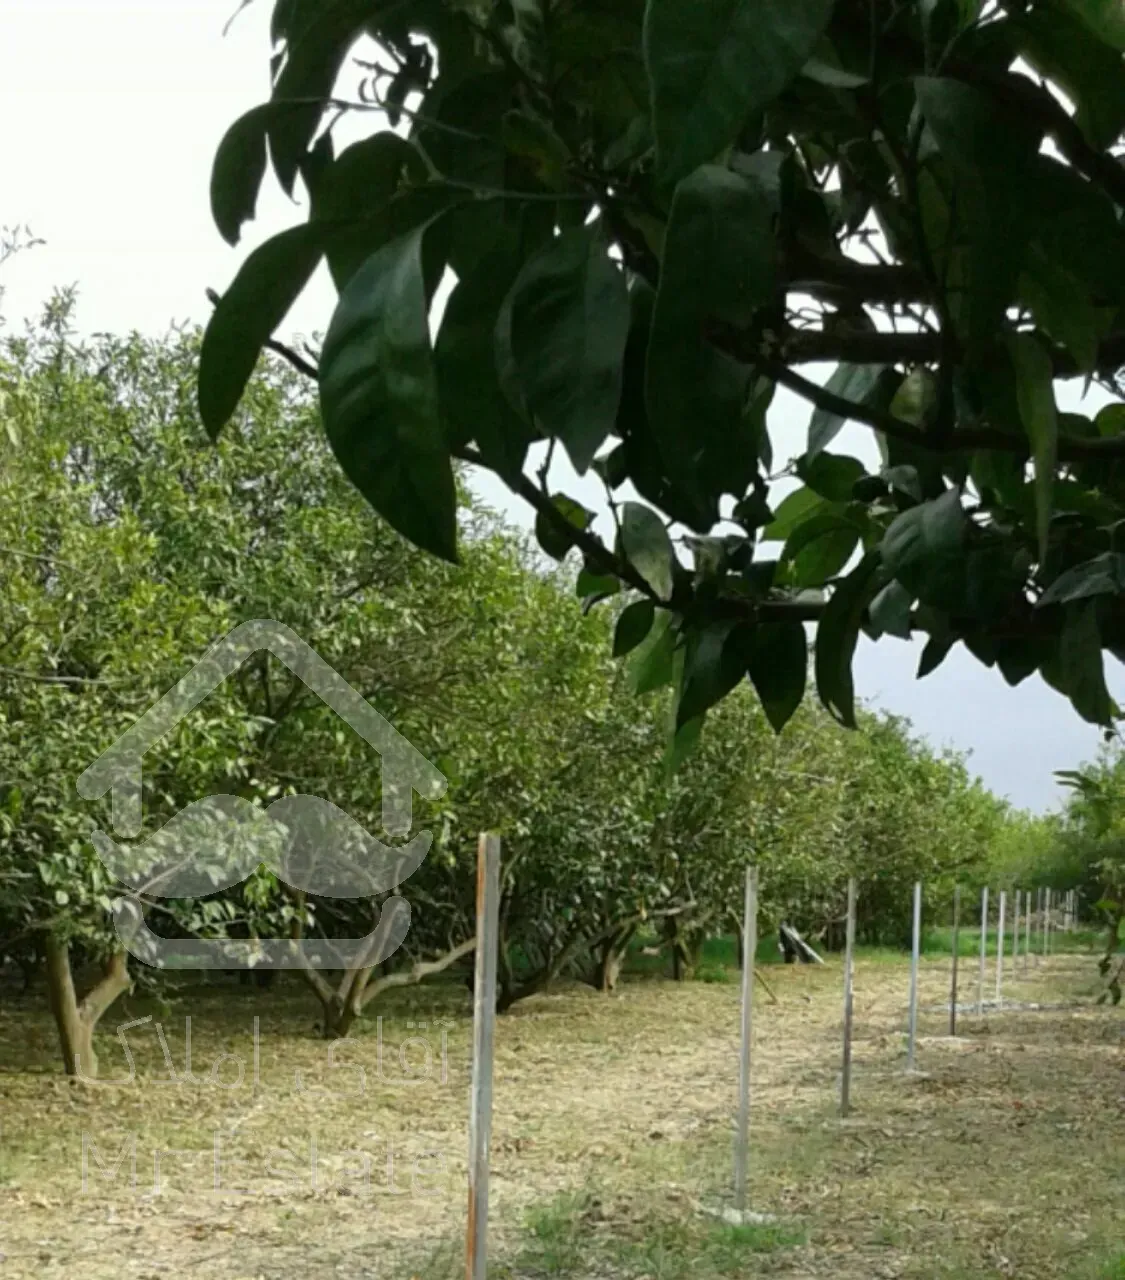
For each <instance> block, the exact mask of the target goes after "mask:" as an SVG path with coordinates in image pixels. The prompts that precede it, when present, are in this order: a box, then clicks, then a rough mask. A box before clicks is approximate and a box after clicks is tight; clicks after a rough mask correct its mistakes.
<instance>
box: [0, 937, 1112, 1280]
mask: <svg viewBox="0 0 1125 1280" xmlns="http://www.w3.org/2000/svg"><path fill="white" fill-rule="evenodd" d="M769 976H770V982H771V985H773V986H774V987H775V989H776V990H777V992H778V995H779V998H780V1003H779V1004H778V1005H771V1004H770V1003H769V1002H768V1000H767V999H765V998H764V997H763V996H762V993H761V990H760V989H759V999H758V1003H757V1008H756V1012H757V1015H758V1020H757V1025H756V1046H755V1060H754V1127H753V1142H754V1156H753V1194H754V1198H755V1203H756V1204H757V1205H759V1206H760V1207H762V1208H766V1209H769V1210H770V1211H772V1212H774V1213H778V1214H781V1215H783V1216H784V1217H785V1219H786V1220H793V1221H795V1222H800V1223H802V1224H804V1228H803V1229H807V1237H808V1240H807V1243H806V1244H805V1245H803V1246H802V1247H800V1248H796V1249H793V1250H791V1251H789V1252H788V1253H785V1254H779V1255H777V1256H776V1257H773V1258H772V1259H771V1260H770V1267H771V1274H779V1275H790V1276H819V1275H835V1276H842V1277H851V1276H855V1277H857V1278H858V1277H861V1276H862V1277H870V1276H900V1275H901V1276H905V1275H940V1274H943V1271H942V1270H940V1269H937V1268H938V1263H939V1262H943V1261H944V1260H953V1261H957V1263H958V1265H960V1260H961V1259H965V1260H966V1262H967V1263H971V1264H972V1265H974V1266H976V1267H977V1270H971V1271H961V1272H957V1271H949V1272H948V1274H950V1275H956V1274H963V1275H969V1274H973V1275H1019V1276H1021V1277H1022V1276H1032V1277H1035V1276H1045V1277H1046V1276H1066V1275H1071V1274H1073V1275H1080V1274H1081V1272H1080V1271H1079V1270H1076V1269H1075V1268H1076V1267H1078V1266H1079V1265H1080V1264H1081V1263H1082V1261H1083V1258H1084V1257H1085V1256H1086V1255H1087V1254H1089V1255H1090V1256H1094V1255H1095V1253H1096V1252H1097V1251H1098V1250H1102V1251H1103V1252H1104V1250H1105V1249H1108V1248H1110V1247H1111V1246H1112V1244H1113V1240H1112V1232H1113V1230H1114V1221H1115V1219H1116V1220H1117V1222H1118V1225H1120V1219H1119V1217H1118V1215H1119V1214H1120V1207H1121V1206H1123V1205H1125V1195H1123V1191H1125V1187H1123V1185H1122V1174H1123V1169H1125V1158H1123V1157H1122V1152H1123V1151H1125V1126H1123V1123H1122V1116H1123V1107H1125V1103H1123V1097H1125V1078H1123V1076H1122V1032H1123V1025H1125V1024H1123V1022H1122V1019H1121V1017H1120V1015H1119V1014H1116V1013H1114V1012H1110V1011H1106V1010H1104V1009H1100V1010H1092V1009H1090V1008H1082V1009H1074V1010H1053V1011H1046V1012H1002V1013H999V1014H995V1013H990V1014H989V1015H988V1016H987V1017H985V1018H983V1019H979V1018H975V1017H972V1016H966V1017H965V1018H964V1019H963V1022H962V1029H963V1032H964V1034H963V1036H962V1037H959V1038H958V1039H956V1040H950V1039H949V1038H948V1037H946V1036H945V1035H944V1034H943V1032H944V1030H945V1021H946V1017H947V1015H945V1014H944V1013H942V1012H940V1011H939V1010H938V1006H939V1005H940V1003H941V1001H942V1000H943V999H944V997H945V991H946V982H947V964H945V963H934V964H933V965H926V966H925V968H924V971H923V985H922V997H923V1006H924V1009H925V1008H926V1007H927V1006H933V1010H934V1011H932V1012H926V1011H924V1013H923V1017H922V1024H921V1030H922V1033H923V1039H922V1041H921V1044H920V1049H919V1065H920V1067H921V1068H923V1074H919V1075H917V1076H914V1077H906V1076H905V1075H903V1073H902V1070H901V1068H902V1065H903V1051H904V1045H903V1036H902V1027H903V1026H904V1024H905V1010H904V1005H905V999H906V967H905V965H902V964H893V965H892V964H888V963H886V962H870V963H867V964H864V965H863V966H861V969H860V972H859V975H858V981H857V1004H856V1022H857V1032H858V1039H857V1044H856V1053H855V1059H856V1076H855V1082H854V1085H853V1092H854V1096H855V1101H856V1115H855V1118H854V1119H853V1120H850V1121H848V1122H846V1123H841V1122H839V1121H838V1120H837V1119H835V1116H834V1095H835V1088H836V1074H837V1071H838V1058H839V1039H838V1028H839V1019H840V1008H839V1002H840V984H839V972H838V969H837V968H828V969H825V970H815V971H814V970H809V969H792V968H791V969H784V970H770V974H769ZM1089 979H1090V966H1089V963H1088V962H1086V961H1078V960H1077V959H1075V958H1072V957H1060V958H1059V959H1058V960H1056V961H1053V962H1052V963H1051V965H1050V967H1049V969H1048V970H1045V971H1044V970H1040V971H1038V972H1037V973H1034V974H1033V975H1032V976H1031V977H1030V978H1029V979H1027V980H1022V981H1017V983H1016V984H1015V986H1013V987H1012V988H1011V991H1012V994H1013V995H1017V994H1018V995H1019V996H1020V997H1021V998H1022V999H1028V1000H1034V999H1038V1000H1044V999H1047V998H1050V999H1051V1000H1053V1001H1065V1000H1069V999H1071V998H1074V997H1076V996H1077V995H1079V994H1080V993H1081V992H1083V991H1084V990H1086V989H1087V988H1088V986H1089ZM973 991H974V992H975V987H974V988H973ZM232 1004H233V1005H234V1009H233V1011H232V1008H231V1005H232ZM127 1012H129V1014H130V1016H132V1017H137V1016H141V1014H142V1013H144V1012H147V1010H141V1009H139V1008H138V1009H130V1010H128V1011H127ZM189 1012H190V1013H191V1015H192V1049H193V1063H192V1065H193V1069H194V1072H195V1076H196V1077H197V1079H196V1080H195V1081H194V1082H184V1083H181V1084H180V1085H179V1086H173V1085H170V1084H169V1083H168V1080H167V1069H166V1067H165V1065H164V1060H163V1054H162V1050H161V1047H160V1044H159V1041H158V1038H157V1034H156V1029H155V1019H154V1021H153V1022H149V1023H145V1024H144V1025H142V1026H138V1027H136V1028H133V1029H132V1030H130V1031H129V1032H127V1033H126V1034H127V1038H128V1041H129V1043H130V1045H135V1046H136V1047H135V1048H134V1049H133V1052H134V1054H135V1058H136V1063H137V1068H138V1076H137V1079H136V1080H135V1081H134V1082H133V1083H132V1084H121V1085H112V1084H106V1085H102V1086H97V1087H78V1088H75V1087H73V1086H71V1085H69V1084H67V1083H66V1082H65V1081H63V1080H62V1079H61V1078H60V1077H58V1076H57V1075H55V1074H53V1071H52V1072H44V1071H43V1070H42V1067H41V1066H40V1068H39V1069H38V1070H36V1069H35V1064H36V1063H38V1064H43V1063H45V1062H51V1061H52V1059H53V1053H54V1045H53V1043H52V1040H51V1033H50V1027H49V1026H48V1025H47V1023H46V1021H45V1019H43V1018H42V1017H41V1016H39V1015H33V1014H30V1013H28V1012H24V1011H20V1010H7V1011H3V1012H0V1037H2V1040H0V1043H2V1044H3V1045H4V1046H5V1047H4V1049H3V1050H2V1054H3V1056H2V1057H0V1063H3V1064H4V1069H3V1070H2V1071H0V1125H2V1130H0V1254H2V1255H3V1257H0V1277H9V1276H11V1277H16V1276H19V1277H23V1276H33V1275H34V1276H45V1277H53V1276H63V1275H66V1276H68V1277H69V1276H72V1275H74V1274H82V1275H84V1276H90V1277H103V1276H106V1277H108V1276H114V1277H157V1276H161V1277H162V1276H168V1275H181V1274H188V1273H190V1274H192V1275H193V1276H198V1277H201V1278H202V1277H212V1276H214V1277H220V1276H221V1277H224V1278H233V1277H268V1278H270V1280H272V1278H274V1277H277V1278H278V1280H281V1278H282V1277H284V1278H286V1280H288V1278H289V1277H295V1276H298V1275H299V1276H302V1277H310V1278H313V1280H320V1277H329V1276H339V1275H348V1276H353V1277H365V1276H376V1275H378V1276H381V1277H382V1276H387V1275H388V1274H391V1275H396V1274H409V1273H410V1270H411V1268H412V1267H413V1266H417V1267H422V1266H423V1264H425V1265H426V1266H427V1267H428V1268H430V1269H433V1268H434V1267H437V1269H438V1270H441V1269H442V1267H443V1266H444V1265H445V1262H444V1261H443V1259H442V1254H441V1245H442V1243H443V1242H449V1257H448V1259H446V1260H445V1261H448V1262H449V1269H450V1270H451V1271H452V1270H455V1254H456V1248H457V1246H456V1240H457V1238H458V1234H459V1231H460V1227H461V1222H462V1218H463V1212H464V1176H465V1148H466V1141H467V1139H466V1115H465V1103H466V1095H467V1085H468V1046H469V1027H468V1023H467V1019H466V1007H465V1002H464V999H463V995H462V993H460V992H458V991H455V990H452V989H443V990H441V991H438V992H436V993H427V992H418V991H416V992H413V993H409V994H408V995H406V996H405V997H404V998H403V999H402V1000H400V1001H399V1002H397V1003H396V1004H395V1005H394V1006H392V1007H390V1008H388V1016H387V1019H386V1022H385V1024H384V1026H383V1029H382V1045H381V1052H380V1039H379V1036H378V1035H377V1034H376V1032H377V1028H376V1027H375V1026H370V1027H367V1028H365V1034H363V1035H362V1036H360V1037H358V1038H356V1039H355V1040H354V1041H351V1042H348V1043H347V1044H345V1045H343V1046H341V1047H340V1048H339V1049H338V1050H337V1051H336V1056H335V1059H334V1064H330V1062H329V1059H328V1050H327V1047H326V1046H325V1045H324V1044H323V1043H321V1042H318V1041H317V1040H315V1039H314V1038H312V1036H311V1035H309V1034H307V1033H305V1034H301V1035H295V1034H293V1032H294V1029H295V1028H297V1027H302V1026H305V1025H307V1024H308V1023H309V1022H310V1021H311V1014H310V1013H309V1012H308V1006H307V1005H306V1004H305V1003H304V1002H303V1000H302V999H301V998H300V997H299V996H297V995H294V996H292V997H290V996H288V995H282V996H280V997H279V996H278V995H276V994H265V993H263V994H260V995H256V996H255V998H254V999H253V1000H243V999H238V1000H234V1001H232V999H231V993H230V992H229V991H224V992H220V991H217V990H213V991H209V992H203V993H197V994H192V995H191V997H190V998H189V999H187V1000H185V1003H184V1005H183V1007H182V1009H179V1010H177V1014H176V1016H174V1017H172V1016H166V1017H163V1018H162V1019H160V1020H161V1021H162V1029H163V1032H164V1035H165V1038H166V1041H167V1044H168V1047H169V1050H170V1052H171V1054H172V1056H173V1060H174V1062H175V1063H176V1065H177V1068H178V1069H181V1070H182V1068H183V1058H184V1048H185V1045H184V1039H185V1037H184V1015H185V1013H189ZM255 1015H256V1016H258V1017H259V1019H260V1023H259V1035H258V1048H257V1069H256V1071H255V1051H254V1032H253V1018H254V1017H255ZM159 1017H160V1015H157V1018H159ZM435 1019H444V1022H445V1023H446V1025H441V1026H439V1025H437V1024H436V1023H435ZM420 1024H424V1025H420ZM737 1025H738V1022H737V987H736V986H735V985H734V984H703V983H693V984H686V985H682V986H675V985H672V984H666V983H655V982H654V983H647V982H638V983H633V984H629V985H627V986H626V987H625V988H624V989H623V990H622V991H621V993H620V994H618V995H616V996H613V997H608V998H607V997H602V996H598V995H596V994H595V993H593V992H590V991H586V990H574V991H567V992H564V993H561V994H555V995H548V996H543V997H539V998H537V999H535V1000H534V1001H529V1002H528V1003H527V1004H526V1005H524V1006H519V1007H517V1009H516V1010H514V1011H513V1013H512V1014H511V1015H510V1016H508V1017H506V1018H505V1019H503V1020H502V1022H501V1025H500V1030H499V1034H498V1040H497V1057H496V1082H495V1098H496V1110H495V1117H494V1129H493V1133H494V1145H493V1162H492V1193H493V1222H494V1228H493V1238H494V1241H495V1247H496V1254H497V1256H498V1257H504V1256H510V1257H512V1258H517V1259H518V1254H519V1249H520V1240H521V1233H522V1231H523V1222H524V1220H525V1217H526V1213H527V1211H528V1209H529V1208H531V1207H532V1206H536V1205H541V1204H544V1203H550V1202H551V1200H552V1198H553V1197H557V1196H558V1195H559V1194H560V1193H571V1194H575V1195H580V1196H586V1197H587V1198H589V1197H591V1196H595V1197H596V1201H597V1204H598V1205H599V1206H600V1207H599V1210H598V1215H597V1216H598V1223H599V1226H598V1230H599V1231H600V1232H601V1233H602V1235H603V1236H605V1237H606V1239H608V1238H609V1237H610V1236H611V1235H613V1234H614V1233H619V1232H625V1233H626V1234H628V1233H629V1232H630V1231H632V1232H633V1233H634V1234H635V1233H636V1232H638V1231H639V1232H641V1233H642V1234H643V1232H644V1231H645V1230H646V1229H647V1228H646V1227H645V1225H644V1224H645V1223H647V1222H649V1221H650V1220H652V1219H653V1215H654V1214H655V1215H656V1217H658V1218H659V1217H661V1216H662V1215H663V1216H664V1217H667V1216H668V1215H672V1216H675V1215H677V1214H679V1215H683V1214H692V1213H693V1212H694V1206H695V1205H696V1204H697V1203H698V1201H699V1200H700V1199H707V1198H708V1197H709V1196H714V1195H716V1194H717V1193H719V1192H720V1191H722V1190H724V1189H725V1186H726V1183H727V1181H728V1180H729V1175H728V1167H729V1140H730V1124H731V1116H732V1115H733V1110H734V1102H735V1082H736V1079H737V1043H736V1037H737ZM110 1033H111V1036H112V1028H110ZM411 1037H413V1041H414V1042H413V1043H411V1044H406V1045H404V1044H403V1041H404V1040H406V1039H408V1038H411ZM400 1048H401V1058H400ZM427 1053H429V1055H430V1057H431V1058H432V1070H430V1071H429V1073H428V1074H427ZM223 1054H226V1055H230V1056H228V1057H226V1058H225V1059H223V1060H220V1055H223ZM104 1059H105V1072H106V1074H107V1075H108V1074H110V1073H111V1072H112V1073H123V1072H124V1069H125V1058H124V1054H123V1052H122V1050H121V1047H120V1045H118V1044H117V1043H116V1042H115V1041H113V1040H112V1039H111V1040H110V1041H107V1043H106V1045H105V1053H104ZM239 1061H241V1078H240V1076H239ZM443 1075H444V1079H443ZM162 1077H163V1082H161V1078H162ZM224 1085H225V1086H226V1087H223V1086H224ZM325 1089H331V1090H332V1091H333V1092H331V1093H328V1092H318V1090H325ZM83 1135H85V1138H84V1136H83ZM134 1141H135V1150H136V1181H135V1183H134V1182H133V1180H132V1161H131V1151H132V1143H133V1142H134ZM119 1155H121V1156H122V1159H121V1163H120V1165H119V1166H118V1167H117V1170H116V1175H115V1176H114V1177H112V1178H107V1177H106V1176H105V1173H103V1170H102V1168H101V1167H99V1159H100V1161H101V1162H102V1163H103V1164H104V1165H105V1166H106V1170H105V1172H106V1173H109V1172H112V1170H113V1167H114V1161H116V1160H117V1158H118V1156H119ZM314 1171H315V1182H314ZM216 1180H218V1182H217V1181H216ZM1119 1238H1120V1239H1122V1240H1125V1230H1123V1231H1121V1232H1120V1237H1119ZM435 1250H436V1251H437V1252H436V1254H435ZM935 1251H936V1252H935ZM925 1257H930V1258H931V1262H930V1264H928V1265H930V1266H931V1269H930V1270H925V1269H922V1270H918V1269H917V1268H918V1265H919V1260H920V1259H922V1258H925ZM934 1257H937V1258H938V1261H933V1258H934ZM435 1258H436V1259H437V1260H436V1261H435ZM427 1260H428V1261H427ZM517 1270H518V1267H517ZM1091 1274H1096V1272H1095V1273H1091Z"/></svg>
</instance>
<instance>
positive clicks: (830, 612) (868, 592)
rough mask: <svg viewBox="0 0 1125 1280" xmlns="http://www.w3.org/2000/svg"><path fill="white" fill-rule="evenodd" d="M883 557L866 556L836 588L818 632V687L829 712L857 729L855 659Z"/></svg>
mask: <svg viewBox="0 0 1125 1280" xmlns="http://www.w3.org/2000/svg"><path fill="white" fill-rule="evenodd" d="M878 570H879V556H878V554H877V553H875V552H871V553H869V554H868V555H866V556H865V557H864V558H863V560H861V561H860V563H859V564H858V565H857V566H856V567H855V568H854V569H853V570H852V572H851V573H850V574H848V576H847V577H846V578H845V579H844V580H843V581H842V582H841V583H840V584H839V585H838V586H837V587H836V589H835V590H834V591H833V592H832V595H831V597H830V598H829V601H828V604H827V605H826V606H825V609H824V613H823V614H822V615H821V619H820V624H819V626H818V627H817V630H816V662H815V667H816V687H817V691H818V692H819V694H820V700H821V702H823V703H824V705H825V707H826V708H827V710H828V711H829V713H830V714H831V715H832V716H833V717H834V718H835V719H836V720H838V721H839V722H840V723H841V724H843V725H846V726H847V727H848V728H849V729H854V728H855V727H856V720H855V686H854V683H853V681H852V658H853V657H854V655H855V647H856V643H857V642H858V640H859V628H860V624H861V622H862V621H863V614H864V610H865V609H866V608H867V605H868V602H869V601H870V599H871V596H872V594H873V592H874V590H875V585H876V581H877V574H878Z"/></svg>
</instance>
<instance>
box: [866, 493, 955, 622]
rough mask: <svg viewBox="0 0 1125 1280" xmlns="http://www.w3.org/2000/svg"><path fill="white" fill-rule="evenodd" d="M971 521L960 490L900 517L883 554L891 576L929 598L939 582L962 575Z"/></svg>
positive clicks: (886, 539)
mask: <svg viewBox="0 0 1125 1280" xmlns="http://www.w3.org/2000/svg"><path fill="white" fill-rule="evenodd" d="M967 528H968V521H967V519H966V516H965V512H964V509H963V508H962V506H961V494H960V491H959V490H957V489H947V490H946V491H945V492H944V493H943V494H942V495H941V497H940V498H934V499H933V500H932V501H930V502H923V503H922V504H921V505H920V506H917V507H911V508H910V510H909V511H903V512H902V513H901V514H900V515H898V516H896V517H895V519H894V521H893V522H892V523H891V526H890V528H889V529H888V530H887V532H886V533H885V534H884V535H883V541H882V543H881V544H880V547H879V551H880V554H881V555H882V558H883V563H884V564H885V565H886V567H887V570H888V572H889V573H891V575H892V576H893V577H895V578H897V579H898V580H899V581H900V582H901V583H902V584H903V585H904V586H905V587H907V588H908V589H909V590H910V591H912V592H914V593H915V594H916V595H920V596H922V597H923V598H926V597H927V596H928V595H929V594H930V593H931V591H932V590H933V588H934V585H935V581H942V580H944V579H945V578H946V577H947V575H948V574H949V572H950V570H953V571H954V572H955V573H960V571H961V565H962V558H963V549H964V543H965V535H966V531H967Z"/></svg>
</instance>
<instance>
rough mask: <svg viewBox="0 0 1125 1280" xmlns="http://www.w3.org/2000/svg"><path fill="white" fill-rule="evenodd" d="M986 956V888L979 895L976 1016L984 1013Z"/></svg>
mask: <svg viewBox="0 0 1125 1280" xmlns="http://www.w3.org/2000/svg"><path fill="white" fill-rule="evenodd" d="M987 955H988V886H987V885H985V887H984V888H983V889H982V890H981V895H980V972H979V973H978V974H977V1014H978V1016H979V1015H981V1014H983V1013H984V962H985V959H986V957H987Z"/></svg>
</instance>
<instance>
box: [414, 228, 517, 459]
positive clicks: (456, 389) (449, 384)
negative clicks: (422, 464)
mask: <svg viewBox="0 0 1125 1280" xmlns="http://www.w3.org/2000/svg"><path fill="white" fill-rule="evenodd" d="M519 268H520V261H519V256H518V253H517V252H516V249H515V246H503V247H500V248H497V249H495V250H493V252H492V253H490V254H488V255H487V256H486V257H484V258H482V259H481V261H480V262H479V263H478V265H477V267H476V269H475V270H474V271H473V272H472V273H471V274H470V275H468V276H466V277H465V279H463V280H461V281H460V282H459V283H458V285H457V287H456V288H455V289H454V290H453V292H452V294H450V297H449V302H448V303H447V304H446V308H445V313H444V315H443V316H442V321H441V329H440V331H439V333H438V336H437V344H436V347H435V351H434V357H435V360H436V362H437V378H438V390H439V392H440V394H441V407H442V412H443V414H444V416H445V422H446V426H447V429H448V431H449V435H450V441H451V444H453V445H454V447H460V446H461V445H463V444H465V443H467V442H468V441H470V440H475V441H476V444H477V448H478V449H479V450H480V454H481V457H482V459H483V461H484V463H485V465H486V466H488V467H491V468H492V469H493V470H494V471H495V472H496V473H497V474H498V475H499V476H501V477H502V478H504V479H513V478H515V477H517V476H518V475H519V474H520V472H521V471H522V469H523V464H524V461H525V459H526V458H527V450H528V446H529V445H530V443H531V439H532V432H531V429H530V428H529V427H528V426H527V424H526V422H525V421H524V419H523V418H522V417H521V416H520V415H519V414H518V413H517V412H516V411H515V410H514V409H513V408H512V406H511V403H510V402H509V400H508V397H507V396H506V395H505V394H504V391H503V388H502V387H501V385H500V375H499V372H498V370H497V365H496V324H497V320H498V318H499V315H500V307H501V305H502V304H503V302H504V299H505V297H506V296H507V294H508V291H509V289H510V288H511V286H512V284H513V283H514V282H515V278H516V275H517V274H518V273H519Z"/></svg>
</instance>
